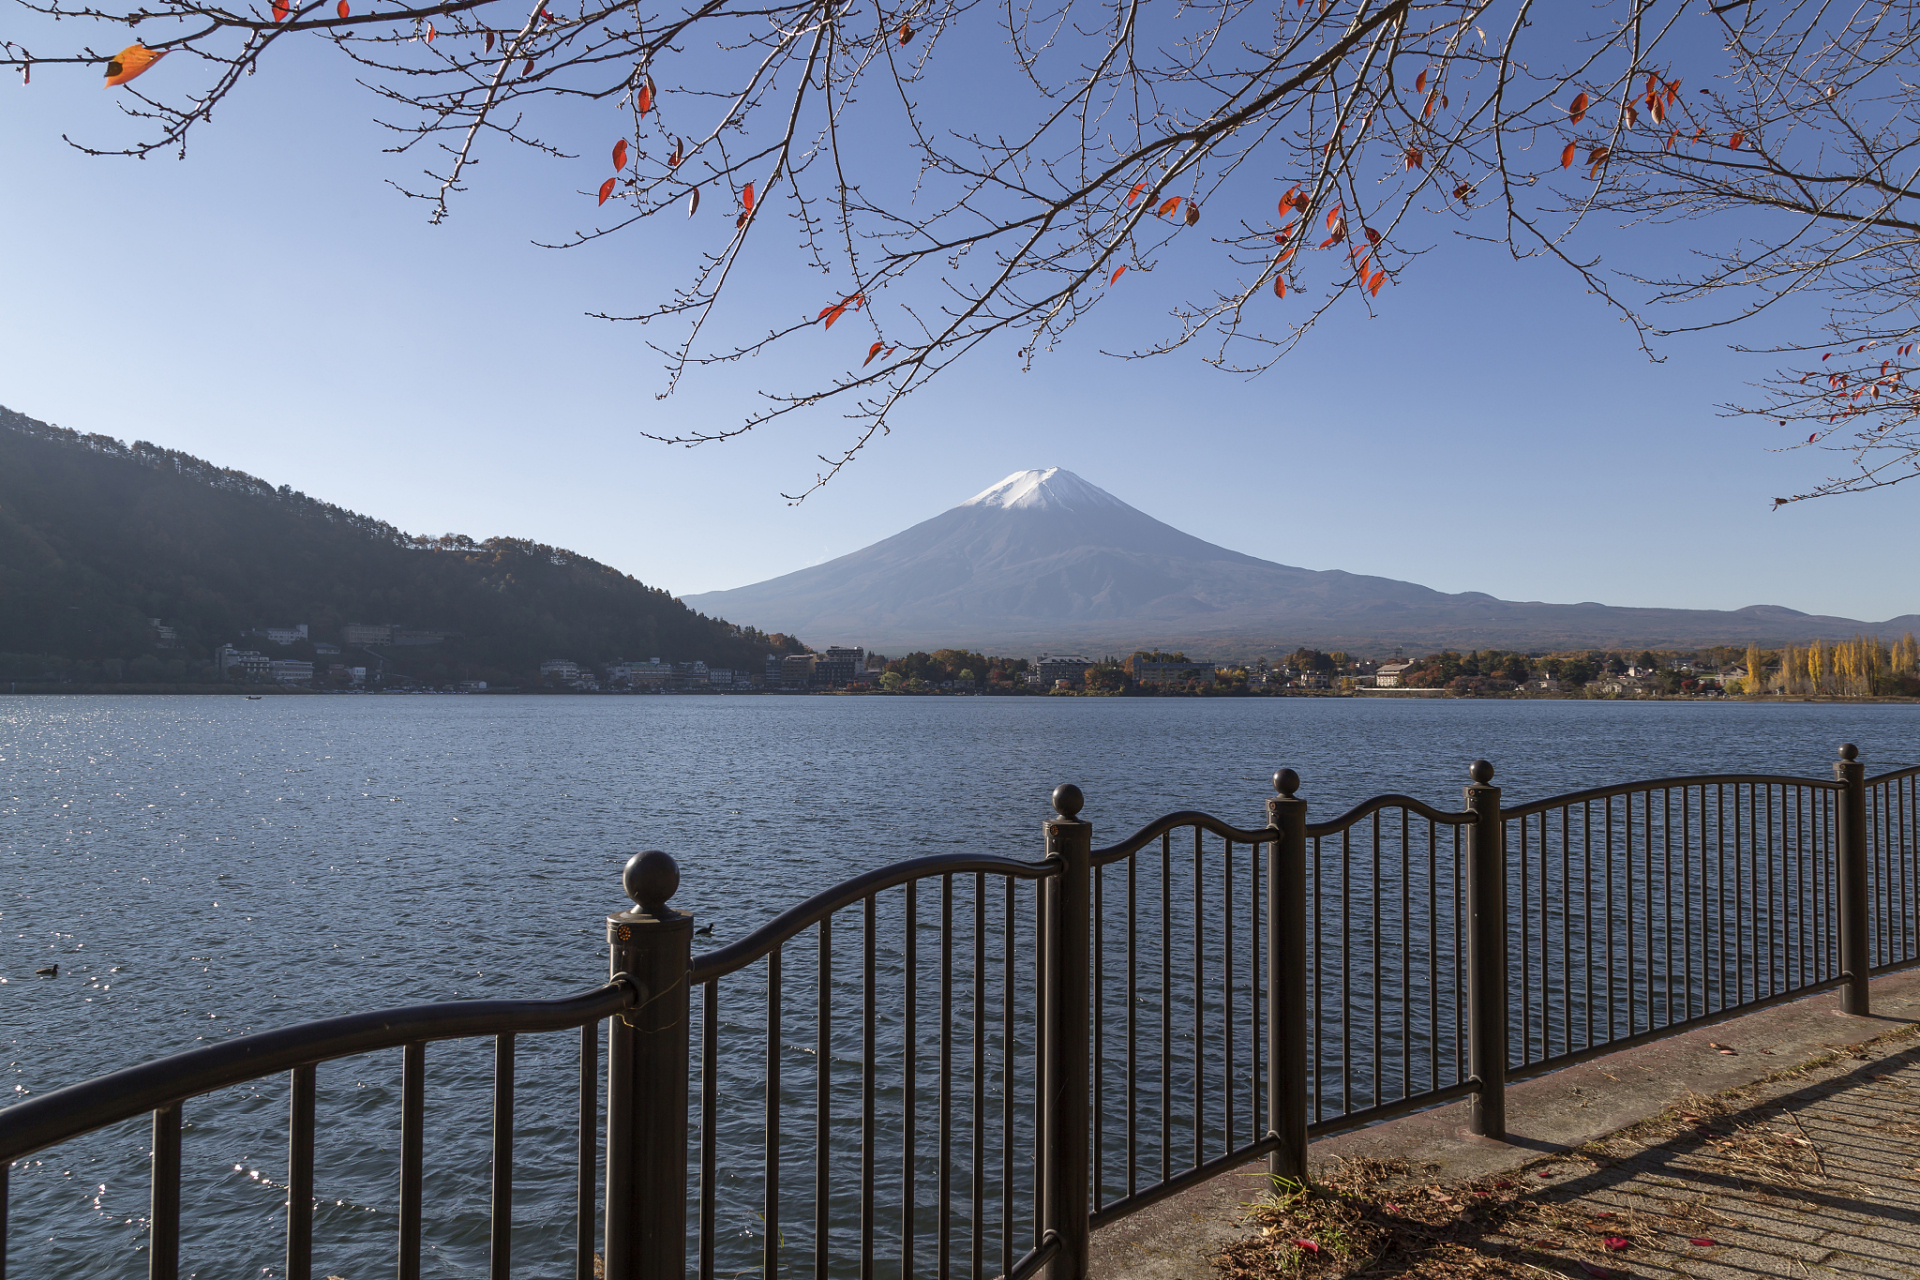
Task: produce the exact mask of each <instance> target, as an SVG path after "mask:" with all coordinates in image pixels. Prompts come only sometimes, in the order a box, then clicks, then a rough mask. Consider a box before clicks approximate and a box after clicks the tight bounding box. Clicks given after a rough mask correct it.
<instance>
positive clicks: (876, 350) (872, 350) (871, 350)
mask: <svg viewBox="0 0 1920 1280" xmlns="http://www.w3.org/2000/svg"><path fill="white" fill-rule="evenodd" d="M886 345H887V344H886V343H884V342H876V343H874V344H873V345H872V346H870V347H868V348H867V358H866V359H865V360H862V361H861V362H860V367H861V368H862V369H864V368H866V367H867V366H868V365H870V364H872V363H873V358H874V357H875V356H877V355H879V354H880V349H881V348H882V347H884V346H886Z"/></svg>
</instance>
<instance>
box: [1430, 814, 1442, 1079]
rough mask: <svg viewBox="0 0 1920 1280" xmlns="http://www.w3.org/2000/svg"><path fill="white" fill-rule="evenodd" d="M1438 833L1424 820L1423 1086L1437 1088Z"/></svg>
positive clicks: (1438, 1056)
mask: <svg viewBox="0 0 1920 1280" xmlns="http://www.w3.org/2000/svg"><path fill="white" fill-rule="evenodd" d="M1439 850H1440V832H1439V829H1438V828H1437V827H1436V826H1435V824H1434V821H1433V819H1431V818H1429V819H1427V1088H1429V1089H1438V1088H1439V1087H1440V853H1439Z"/></svg>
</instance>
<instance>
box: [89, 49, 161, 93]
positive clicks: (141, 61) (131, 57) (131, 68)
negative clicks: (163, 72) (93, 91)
mask: <svg viewBox="0 0 1920 1280" xmlns="http://www.w3.org/2000/svg"><path fill="white" fill-rule="evenodd" d="M166 56H167V51H166V50H165V49H149V48H147V46H145V45H143V44H139V43H134V44H130V45H128V46H127V47H126V48H124V49H122V50H121V51H120V52H118V53H116V54H114V55H113V57H111V58H109V59H107V79H106V83H105V84H104V85H103V86H102V87H103V88H108V89H111V88H112V87H113V86H115V85H120V84H125V83H126V82H127V81H129V80H131V79H133V78H134V77H135V76H138V75H141V74H143V73H145V71H146V70H147V68H149V67H151V66H152V65H153V64H154V63H156V62H158V61H160V59H162V58H164V57H166Z"/></svg>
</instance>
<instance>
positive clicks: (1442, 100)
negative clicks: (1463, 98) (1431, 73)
mask: <svg viewBox="0 0 1920 1280" xmlns="http://www.w3.org/2000/svg"><path fill="white" fill-rule="evenodd" d="M1440 105H1441V107H1442V108H1446V107H1450V106H1452V105H1453V104H1452V103H1450V102H1448V101H1447V95H1446V94H1444V93H1443V94H1441V95H1440Z"/></svg>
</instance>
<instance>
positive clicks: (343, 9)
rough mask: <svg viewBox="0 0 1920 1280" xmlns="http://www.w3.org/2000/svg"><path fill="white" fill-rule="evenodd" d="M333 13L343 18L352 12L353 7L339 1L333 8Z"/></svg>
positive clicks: (345, 1)
mask: <svg viewBox="0 0 1920 1280" xmlns="http://www.w3.org/2000/svg"><path fill="white" fill-rule="evenodd" d="M333 11H334V12H335V13H337V14H339V15H340V16H341V17H343V18H344V17H347V16H348V15H350V14H351V13H352V12H353V6H352V5H350V4H348V3H347V0H340V3H339V4H337V5H335V6H334V7H333Z"/></svg>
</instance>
